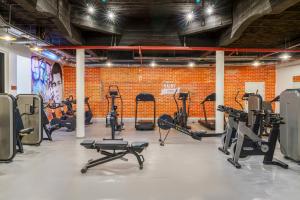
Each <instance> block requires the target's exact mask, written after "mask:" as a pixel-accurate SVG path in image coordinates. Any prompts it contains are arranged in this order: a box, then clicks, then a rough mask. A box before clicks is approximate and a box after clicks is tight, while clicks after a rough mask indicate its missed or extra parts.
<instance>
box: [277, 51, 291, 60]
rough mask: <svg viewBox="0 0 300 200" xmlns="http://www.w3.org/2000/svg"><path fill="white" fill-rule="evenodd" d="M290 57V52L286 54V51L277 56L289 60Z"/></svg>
mask: <svg viewBox="0 0 300 200" xmlns="http://www.w3.org/2000/svg"><path fill="white" fill-rule="evenodd" d="M291 57H292V56H291V55H290V54H288V53H284V54H281V55H280V56H279V58H280V59H281V60H289V59H290V58H291Z"/></svg>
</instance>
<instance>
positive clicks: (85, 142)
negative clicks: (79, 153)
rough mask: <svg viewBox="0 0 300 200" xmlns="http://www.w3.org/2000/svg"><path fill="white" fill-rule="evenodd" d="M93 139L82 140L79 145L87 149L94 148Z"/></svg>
mask: <svg viewBox="0 0 300 200" xmlns="http://www.w3.org/2000/svg"><path fill="white" fill-rule="evenodd" d="M94 144H95V140H83V141H82V142H81V143H80V145H81V146H84V147H85V148H87V149H94V148H95V146H94Z"/></svg>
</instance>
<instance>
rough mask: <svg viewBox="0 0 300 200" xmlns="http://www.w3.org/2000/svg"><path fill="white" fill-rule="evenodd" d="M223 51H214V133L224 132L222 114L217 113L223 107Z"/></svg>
mask: <svg viewBox="0 0 300 200" xmlns="http://www.w3.org/2000/svg"><path fill="white" fill-rule="evenodd" d="M224 65H225V60H224V51H216V127H215V128H216V133H222V132H224V113H223V112H220V111H218V110H217V109H218V106H219V105H224Z"/></svg>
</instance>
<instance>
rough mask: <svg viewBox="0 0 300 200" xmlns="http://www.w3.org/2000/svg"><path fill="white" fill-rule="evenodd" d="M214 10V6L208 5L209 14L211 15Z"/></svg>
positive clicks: (207, 11)
mask: <svg viewBox="0 0 300 200" xmlns="http://www.w3.org/2000/svg"><path fill="white" fill-rule="evenodd" d="M213 12H214V8H213V7H212V6H208V7H207V9H206V13H207V14H208V15H211V14H213Z"/></svg>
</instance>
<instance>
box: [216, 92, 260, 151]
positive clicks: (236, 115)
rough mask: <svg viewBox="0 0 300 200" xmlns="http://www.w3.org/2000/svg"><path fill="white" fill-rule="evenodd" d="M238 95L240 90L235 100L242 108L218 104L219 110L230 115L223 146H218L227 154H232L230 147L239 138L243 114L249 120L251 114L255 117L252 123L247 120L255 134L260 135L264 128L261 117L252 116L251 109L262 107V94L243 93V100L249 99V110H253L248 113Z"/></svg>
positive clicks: (223, 137)
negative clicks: (238, 131)
mask: <svg viewBox="0 0 300 200" xmlns="http://www.w3.org/2000/svg"><path fill="white" fill-rule="evenodd" d="M238 95H239V92H237V94H236V96H235V101H236V102H237V103H238V104H239V105H240V107H241V110H237V109H234V108H231V107H226V106H223V105H219V106H218V111H220V112H224V113H226V114H227V115H228V121H227V123H226V134H224V135H223V136H222V146H221V147H219V148H218V149H219V150H220V151H221V152H223V153H225V154H226V155H229V154H230V152H229V149H230V147H231V144H232V143H233V142H234V141H235V140H236V139H237V130H238V123H239V119H240V117H241V115H245V116H246V117H247V120H248V118H249V116H250V115H251V119H252V118H254V122H252V123H250V124H249V122H248V121H249V120H248V121H247V126H249V127H250V128H251V130H252V131H253V132H254V133H255V134H257V135H260V134H259V132H260V131H261V130H262V129H263V126H262V119H261V117H259V116H257V117H255V116H252V115H253V112H252V111H251V110H252V109H254V110H260V109H261V96H260V95H257V94H252V93H245V94H244V95H243V97H242V100H244V101H248V100H249V102H248V110H250V111H251V112H249V113H246V112H245V111H244V107H243V106H242V104H241V103H240V102H239V101H238V100H237V97H238ZM251 121H252V120H251Z"/></svg>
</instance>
